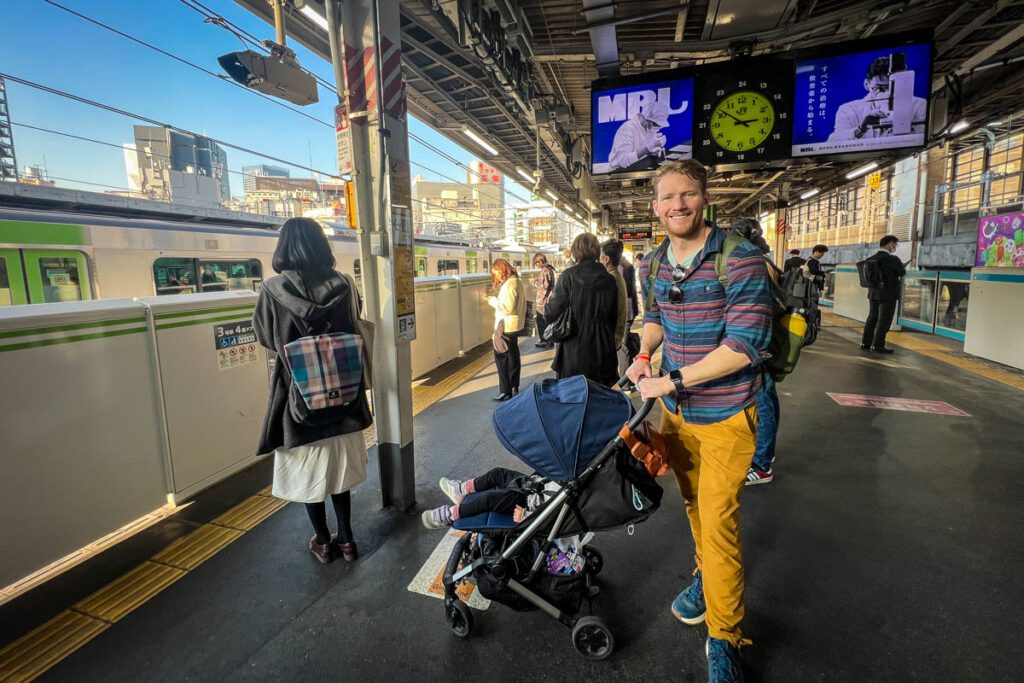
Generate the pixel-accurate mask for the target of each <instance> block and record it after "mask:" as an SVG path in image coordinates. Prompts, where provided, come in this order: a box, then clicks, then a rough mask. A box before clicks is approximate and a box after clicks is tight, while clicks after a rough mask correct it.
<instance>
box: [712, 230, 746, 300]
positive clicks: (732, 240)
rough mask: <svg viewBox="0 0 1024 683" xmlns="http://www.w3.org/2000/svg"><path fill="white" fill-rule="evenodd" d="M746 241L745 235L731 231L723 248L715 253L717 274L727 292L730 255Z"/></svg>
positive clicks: (723, 243)
mask: <svg viewBox="0 0 1024 683" xmlns="http://www.w3.org/2000/svg"><path fill="white" fill-rule="evenodd" d="M746 241H747V238H745V237H744V236H743V235H740V234H737V233H735V232H729V234H728V235H726V236H725V241H724V242H722V250H721V251H719V252H718V253H717V254H715V274H716V275H718V282H719V283H720V284H721V285H722V289H724V290H725V291H727V292H728V291H729V257H730V256H732V252H733V251H735V250H736V247H738V246H740V245H741V244H743V243H744V242H746Z"/></svg>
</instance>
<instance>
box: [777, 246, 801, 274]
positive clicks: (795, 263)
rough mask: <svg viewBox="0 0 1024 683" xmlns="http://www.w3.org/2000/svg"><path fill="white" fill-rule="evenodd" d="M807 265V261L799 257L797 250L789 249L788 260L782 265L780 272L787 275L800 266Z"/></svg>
mask: <svg viewBox="0 0 1024 683" xmlns="http://www.w3.org/2000/svg"><path fill="white" fill-rule="evenodd" d="M805 263H807V259H805V258H803V257H801V256H800V250H799V249H790V250H789V258H788V259H786V262H785V263H784V264H782V270H783V272H785V273H788V272H789V271H791V270H799V269H800V267H801V266H802V265H804V264H805Z"/></svg>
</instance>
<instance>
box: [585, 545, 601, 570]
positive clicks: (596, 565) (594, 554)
mask: <svg viewBox="0 0 1024 683" xmlns="http://www.w3.org/2000/svg"><path fill="white" fill-rule="evenodd" d="M583 556H584V557H586V558H587V564H588V565H589V566H590V573H591V574H593V575H594V576H597V575H598V574H600V573H601V570H602V569H603V568H604V556H603V555H601V551H600V550H598V549H597V548H592V547H591V546H589V545H588V546H584V547H583Z"/></svg>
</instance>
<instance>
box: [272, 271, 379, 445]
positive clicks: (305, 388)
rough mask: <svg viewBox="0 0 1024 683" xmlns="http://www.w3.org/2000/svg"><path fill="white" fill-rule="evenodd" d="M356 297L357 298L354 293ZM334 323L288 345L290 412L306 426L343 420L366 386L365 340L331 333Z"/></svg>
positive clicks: (286, 360) (355, 335)
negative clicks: (364, 377)
mask: <svg viewBox="0 0 1024 683" xmlns="http://www.w3.org/2000/svg"><path fill="white" fill-rule="evenodd" d="M352 295H353V296H354V295H355V291H354V290H353V292H352ZM330 326H331V324H330V320H328V321H327V324H326V326H325V328H324V330H323V331H322V332H321V333H320V334H317V335H314V334H312V333H311V330H310V328H309V326H307V335H306V336H304V337H300V338H299V339H296V340H295V341H293V342H289V343H287V344H285V346H284V361H285V364H286V365H287V366H288V372H289V374H290V375H291V382H290V383H289V389H288V411H289V412H290V413H291V416H292V419H294V420H295V421H296V422H298V423H299V424H304V425H323V424H327V423H330V422H333V421H335V420H338V419H341V418H343V417H344V416H345V415H346V414H347V413H348V412H349V410H350V405H349V404H351V403H352V402H353V401H355V400H357V399H358V398H359V392H360V390H361V388H362V385H363V338H362V337H360V336H359V335H358V334H352V333H349V332H331V331H330Z"/></svg>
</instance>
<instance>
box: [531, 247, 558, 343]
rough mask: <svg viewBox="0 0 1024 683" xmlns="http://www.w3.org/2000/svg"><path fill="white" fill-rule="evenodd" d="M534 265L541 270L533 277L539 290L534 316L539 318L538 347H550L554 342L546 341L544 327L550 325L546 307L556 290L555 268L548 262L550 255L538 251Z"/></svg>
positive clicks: (535, 286) (534, 258)
mask: <svg viewBox="0 0 1024 683" xmlns="http://www.w3.org/2000/svg"><path fill="white" fill-rule="evenodd" d="M533 267H534V269H535V270H539V271H540V272H539V273H537V275H536V276H535V277H534V278H533V287H534V289H535V290H536V291H537V296H536V298H535V299H534V317H535V318H536V319H537V344H536V346H537V347H538V348H542V349H550V348H551V347H552V346H554V344H552V343H550V342H546V341H544V328H545V327H547V326H548V319H547V317H546V316H545V315H544V307H545V306H546V305H547V303H548V299H550V298H551V294H552V293H553V292H554V291H555V268H554V266H552V265H550V264H548V257H547V256H545V255H544V254H540V253H538V254H537V255H536V256H534V257H533Z"/></svg>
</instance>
